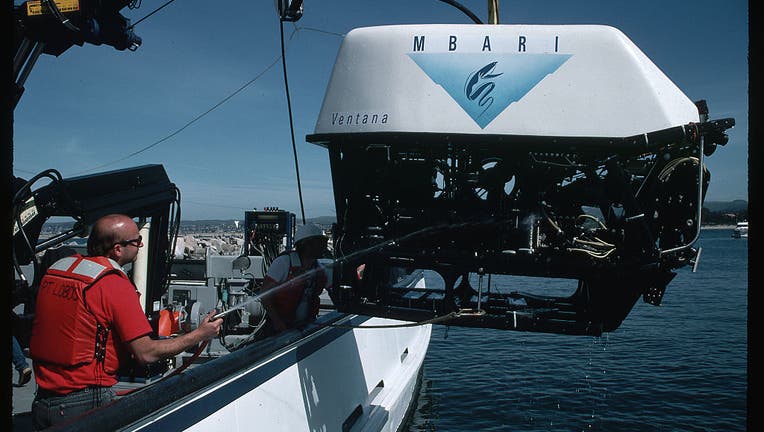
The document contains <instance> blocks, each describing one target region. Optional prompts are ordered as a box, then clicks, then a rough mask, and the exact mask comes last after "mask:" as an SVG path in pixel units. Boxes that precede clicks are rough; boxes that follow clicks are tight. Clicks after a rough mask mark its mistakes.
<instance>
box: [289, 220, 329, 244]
mask: <svg viewBox="0 0 764 432" xmlns="http://www.w3.org/2000/svg"><path fill="white" fill-rule="evenodd" d="M313 237H324V231H323V230H322V229H321V228H319V227H318V225H315V224H311V223H309V224H305V225H300V226H299V227H297V233H296V234H295V235H294V243H295V244H297V243H299V242H301V241H303V240H305V239H309V238H313Z"/></svg>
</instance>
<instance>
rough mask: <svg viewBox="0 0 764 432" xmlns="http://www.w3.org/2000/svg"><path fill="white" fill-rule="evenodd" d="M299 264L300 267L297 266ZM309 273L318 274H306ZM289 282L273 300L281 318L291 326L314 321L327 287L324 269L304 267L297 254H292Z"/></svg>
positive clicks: (317, 266)
mask: <svg viewBox="0 0 764 432" xmlns="http://www.w3.org/2000/svg"><path fill="white" fill-rule="evenodd" d="M298 262H299V263H300V265H299V266H297V265H295V264H296V263H298ZM309 271H315V272H316V273H313V274H305V273H308V272H309ZM287 281H289V282H287V283H285V285H286V286H284V287H282V288H280V289H279V293H278V294H277V295H276V298H274V299H273V303H274V306H275V307H276V309H277V311H278V313H279V314H280V316H281V318H282V319H283V320H284V321H285V322H286V323H287V324H288V325H290V326H291V325H294V324H304V323H306V322H309V321H312V320H313V319H314V318H315V317H316V316H317V315H318V311H319V307H320V300H319V295H320V294H321V291H323V289H324V286H325V285H326V274H325V273H324V271H323V269H321V267H320V266H319V265H318V264H316V266H315V267H313V268H306V267H302V263H301V262H300V257H299V255H298V254H297V252H290V253H289V274H288V276H287Z"/></svg>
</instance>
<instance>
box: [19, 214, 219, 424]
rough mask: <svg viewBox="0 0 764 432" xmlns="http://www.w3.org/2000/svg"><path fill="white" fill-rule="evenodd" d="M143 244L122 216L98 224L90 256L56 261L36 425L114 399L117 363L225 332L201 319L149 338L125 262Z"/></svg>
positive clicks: (39, 343) (36, 348) (45, 293)
mask: <svg viewBox="0 0 764 432" xmlns="http://www.w3.org/2000/svg"><path fill="white" fill-rule="evenodd" d="M142 246H143V242H142V238H141V236H140V235H139V231H138V226H137V225H136V224H135V222H134V221H133V220H132V219H131V218H129V217H128V216H125V215H119V214H114V215H108V216H104V217H102V218H101V219H99V220H98V221H96V223H95V224H94V225H93V228H92V230H91V233H90V237H89V238H88V256H82V255H73V256H70V257H66V258H62V259H60V260H58V261H56V262H55V263H54V264H52V265H51V266H50V268H48V270H47V272H46V274H45V276H44V277H43V279H42V281H41V282H40V288H39V291H38V294H37V305H36V310H35V319H34V323H33V325H32V338H31V341H30V355H31V357H32V359H33V360H34V362H33V366H34V373H35V379H36V381H37V385H38V390H37V394H36V396H35V400H34V402H33V403H32V419H33V423H34V426H35V428H36V429H41V428H46V427H48V426H51V425H54V424H57V423H61V422H63V421H64V420H66V419H68V418H71V417H74V416H76V415H79V414H81V413H83V412H85V411H88V410H90V409H92V408H95V407H98V406H101V405H104V404H106V403H108V402H111V401H112V400H113V399H114V397H115V393H114V391H113V389H112V388H111V387H112V386H113V385H114V384H116V383H117V378H116V374H117V370H119V369H120V367H121V366H124V365H125V364H127V362H130V361H137V362H138V363H140V364H148V363H152V362H156V361H159V360H163V359H167V358H170V357H173V356H175V355H176V354H178V353H180V352H182V351H184V350H187V349H189V348H191V347H194V346H196V345H198V344H199V343H201V342H203V341H206V340H209V339H212V338H213V337H215V336H216V335H217V334H218V332H219V331H220V326H221V324H222V322H223V320H222V319H218V320H215V321H210V319H209V317H211V316H212V315H213V314H214V313H215V312H216V311H214V310H213V311H211V313H210V314H209V315H208V317H205V318H204V319H202V320H201V324H200V325H199V327H198V328H196V329H195V330H193V331H191V332H189V333H185V334H182V335H180V336H178V337H175V338H170V339H158V340H157V339H152V338H151V337H150V336H149V335H150V333H151V332H152V329H151V325H150V324H149V322H148V319H147V318H146V315H145V314H144V312H143V309H142V308H141V305H140V302H139V297H138V293H137V290H136V288H135V286H134V285H133V283H132V282H131V281H130V279H129V278H128V276H127V274H126V273H125V272H124V270H123V269H122V266H124V265H125V264H128V263H131V262H134V261H135V259H136V257H137V255H138V250H139V248H141V247H142ZM94 347H95V348H94Z"/></svg>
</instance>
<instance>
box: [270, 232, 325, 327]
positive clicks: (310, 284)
mask: <svg viewBox="0 0 764 432" xmlns="http://www.w3.org/2000/svg"><path fill="white" fill-rule="evenodd" d="M327 241H328V239H327V238H326V236H325V235H324V232H323V231H322V230H321V228H319V227H318V226H317V225H314V224H306V225H301V226H300V227H298V228H297V233H296V234H295V238H294V246H295V250H293V251H290V252H288V253H286V254H283V255H280V256H278V257H277V258H276V259H274V260H273V262H272V263H271V265H270V267H269V268H268V273H267V274H266V275H265V280H264V282H263V286H262V292H263V297H262V302H263V306H265V309H266V312H267V314H268V320H269V325H270V331H269V333H271V334H276V333H280V332H282V331H284V330H287V329H290V328H297V327H302V326H304V325H306V324H308V323H310V322H312V321H313V320H315V319H316V317H317V316H318V309H319V306H320V298H319V296H320V294H321V292H322V291H323V290H324V288H325V287H326V286H327V276H326V272H324V270H323V268H322V267H321V265H320V264H319V262H318V258H321V257H322V256H324V253H325V252H326V244H327Z"/></svg>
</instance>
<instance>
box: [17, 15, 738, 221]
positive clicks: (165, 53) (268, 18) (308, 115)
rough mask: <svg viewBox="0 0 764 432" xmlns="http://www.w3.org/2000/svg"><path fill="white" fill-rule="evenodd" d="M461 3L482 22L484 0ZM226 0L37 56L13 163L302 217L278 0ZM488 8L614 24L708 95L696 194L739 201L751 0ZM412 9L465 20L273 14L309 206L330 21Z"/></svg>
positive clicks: (222, 208) (232, 210) (325, 188)
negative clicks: (154, 176)
mask: <svg viewBox="0 0 764 432" xmlns="http://www.w3.org/2000/svg"><path fill="white" fill-rule="evenodd" d="M16 3H18V1H17V2H16ZM164 3H165V1H164V0H162V1H154V0H144V1H142V2H141V7H140V8H138V9H134V10H131V9H128V8H125V9H123V10H122V13H123V15H125V16H127V17H128V18H130V19H132V20H133V22H135V21H137V20H138V19H141V18H143V17H144V16H146V15H148V14H149V13H150V12H152V11H153V10H154V9H156V8H157V7H159V6H161V5H162V4H164ZM460 3H462V4H463V5H465V6H467V7H468V8H469V9H470V10H472V11H473V12H474V13H475V14H476V15H478V16H479V17H480V18H481V19H482V20H483V21H487V6H486V5H487V1H486V0H462V1H461V2H460ZM233 5H234V4H233V3H220V2H210V1H201V0H176V1H175V2H173V3H171V4H170V5H168V6H167V7H165V8H164V9H162V10H161V11H159V12H157V13H156V14H154V15H152V16H151V17H149V18H148V19H146V20H145V21H143V22H141V23H139V24H138V25H137V26H136V28H135V31H136V33H137V34H138V36H140V37H141V38H142V39H143V45H142V46H141V47H140V48H139V49H138V50H137V51H135V52H130V51H117V50H115V49H113V48H112V47H109V46H106V45H103V46H93V45H85V46H83V47H78V46H74V47H72V48H70V49H69V50H68V51H66V52H64V53H63V54H62V55H60V56H59V57H54V56H49V55H45V56H42V57H41V58H40V59H39V60H38V62H37V65H36V66H35V68H34V69H33V71H32V73H31V75H30V77H29V78H28V79H27V82H26V91H25V93H24V95H23V96H22V98H21V101H20V102H19V105H18V106H17V108H16V110H15V112H14V116H15V121H14V175H16V176H19V177H23V178H30V177H32V176H33V175H35V174H37V173H38V172H40V171H43V170H46V169H49V168H55V169H57V170H58V171H60V172H61V173H62V175H63V176H64V177H71V176H75V175H81V174H85V173H88V174H90V173H94V172H102V171H108V170H112V169H118V168H125V167H131V166H137V165H143V164H157V163H158V164H163V165H164V167H165V169H166V170H167V172H168V175H169V176H170V179H171V181H173V182H174V183H175V184H176V185H177V186H178V187H179V188H180V190H181V194H182V212H183V219H184V220H195V219H241V218H242V217H243V212H244V211H245V210H249V209H252V208H258V209H261V208H263V207H268V206H278V207H281V208H284V209H288V210H291V211H293V212H295V213H296V214H297V215H298V217H299V215H300V207H299V201H298V194H297V182H296V178H295V169H294V160H293V153H292V144H291V135H290V129H289V117H288V111H287V103H286V97H285V91H284V79H283V72H282V68H281V63H280V60H279V56H280V54H281V47H280V40H279V26H280V24H279V20H278V17H277V13H276V7H275V1H252V2H239V3H235V5H236V7H233ZM499 18H500V23H502V24H607V25H611V26H614V27H617V28H619V29H620V30H621V31H623V32H624V33H625V34H626V35H627V36H628V37H629V38H631V39H632V40H633V41H634V42H635V43H636V45H637V46H639V47H640V48H641V49H642V51H644V52H645V54H647V56H648V57H650V58H651V59H652V60H653V62H654V63H656V64H657V65H658V67H659V68H661V69H662V70H663V71H664V73H665V74H666V75H667V76H668V77H669V78H670V79H671V80H672V81H674V83H675V84H677V86H678V87H679V88H680V89H682V90H683V91H684V92H685V93H686V94H687V96H688V97H689V98H690V99H692V100H698V99H706V100H707V102H708V105H709V108H710V111H711V118H712V119H715V118H725V117H734V118H735V119H736V126H735V128H734V129H732V130H731V131H730V133H729V135H730V142H729V144H728V145H727V146H726V147H722V148H720V149H719V150H717V152H716V153H715V154H714V155H712V157H710V158H708V159H706V162H707V166H708V168H709V170H710V171H711V186H710V188H709V191H708V195H707V198H706V199H707V200H711V201H726V200H733V199H748V162H747V161H748V63H747V55H748V2H747V1H742V0H730V1H722V2H720V1H718V0H716V1H710V0H696V1H694V2H691V3H688V2H686V1H683V0H661V1H656V0H645V1H639V2H616V1H604V0H603V1H577V2H571V1H564V0H560V1H557V0H550V1H539V2H527V1H525V2H519V1H514V2H510V1H503V2H500V11H499ZM416 23H462V24H467V23H471V20H470V19H469V18H468V17H467V16H466V15H464V14H463V13H462V12H460V11H459V10H457V9H456V8H454V7H453V6H449V5H448V4H446V3H443V2H441V1H438V0H388V1H371V0H366V1H364V0H362V1H358V0H322V1H315V0H305V10H304V16H303V17H302V19H300V20H299V21H297V22H296V23H294V24H293V23H286V24H285V35H286V38H287V55H286V57H287V68H288V74H289V75H288V77H289V88H290V93H291V103H292V108H293V115H294V131H295V138H296V140H297V152H298V158H299V162H300V176H301V180H302V191H303V198H304V202H305V213H306V216H307V217H308V218H311V217H318V216H327V215H334V204H333V198H332V187H331V175H330V170H329V162H328V157H327V153H326V150H325V149H323V148H321V147H318V146H315V145H313V144H310V143H307V142H306V141H305V136H306V135H308V134H310V133H312V132H313V128H314V127H315V121H316V118H317V116H318V111H319V109H320V107H321V102H322V99H323V95H324V91H325V86H326V84H327V82H328V80H329V74H330V73H331V70H332V65H333V62H334V59H335V56H336V54H337V50H338V48H339V45H340V42H341V40H342V36H341V35H343V34H345V33H347V32H348V31H349V30H351V29H352V28H355V27H363V26H371V25H384V24H416ZM274 62H275V65H274ZM271 65H273V66H272V67H270V69H269V66H271ZM257 77H259V78H257ZM255 78H257V79H256V80H254V82H252V83H251V84H250V85H248V86H247V87H246V88H244V89H243V90H242V91H240V92H238V93H237V94H236V95H235V96H233V97H231V98H230V99H228V100H227V101H226V102H225V103H223V104H222V105H220V106H219V107H217V108H216V109H214V110H213V111H211V112H210V113H209V114H206V115H205V116H203V117H201V118H200V119H199V120H198V121H196V122H194V123H193V124H190V125H188V126H187V127H185V129H183V130H182V131H180V132H178V133H177V134H175V135H173V134H174V133H176V132H177V131H178V130H180V129H181V128H183V127H184V126H185V125H187V124H188V123H189V122H191V121H192V120H194V119H195V118H197V117H198V116H199V115H201V114H203V113H205V112H206V111H208V110H209V109H210V108H212V107H213V106H215V105H216V104H218V103H220V102H221V101H222V100H224V99H225V98H226V97H228V96H230V95H231V94H233V93H234V92H236V91H237V90H238V89H240V88H241V87H242V86H244V85H245V84H247V83H248V82H250V81H252V80H253V79H255ZM170 135H173V136H172V137H171V138H169V139H166V140H164V141H162V142H161V143H159V144H156V145H154V146H153V147H151V148H150V149H148V150H146V151H143V152H140V153H138V154H137V155H135V156H132V157H127V156H128V155H131V154H133V153H136V152H138V151H140V150H141V149H144V148H146V147H148V146H151V145H152V144H155V143H157V142H158V141H159V140H162V139H163V138H166V137H168V136H170Z"/></svg>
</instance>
